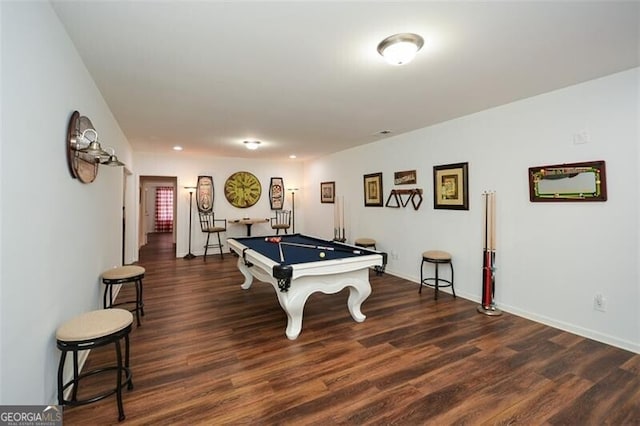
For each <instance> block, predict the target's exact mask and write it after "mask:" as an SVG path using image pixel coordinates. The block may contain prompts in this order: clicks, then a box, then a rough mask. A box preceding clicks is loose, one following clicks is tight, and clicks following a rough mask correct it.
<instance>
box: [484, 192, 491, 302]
mask: <svg viewBox="0 0 640 426" xmlns="http://www.w3.org/2000/svg"><path fill="white" fill-rule="evenodd" d="M482 196H483V198H484V247H483V253H482V271H483V274H482V306H483V307H484V308H485V309H487V308H488V307H489V305H490V304H491V295H490V294H491V291H490V285H491V270H490V269H489V268H490V265H491V250H490V248H489V245H490V244H491V243H490V238H491V237H490V232H491V230H490V229H489V227H490V223H489V214H490V212H489V194H488V193H486V192H485V193H484V194H483V195H482Z"/></svg>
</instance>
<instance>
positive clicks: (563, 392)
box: [64, 234, 640, 425]
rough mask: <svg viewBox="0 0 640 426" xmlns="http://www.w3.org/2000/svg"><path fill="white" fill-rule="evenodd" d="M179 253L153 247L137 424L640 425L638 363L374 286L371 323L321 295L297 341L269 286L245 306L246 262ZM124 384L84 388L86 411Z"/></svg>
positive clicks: (130, 414) (134, 400)
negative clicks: (101, 394) (96, 397)
mask: <svg viewBox="0 0 640 426" xmlns="http://www.w3.org/2000/svg"><path fill="white" fill-rule="evenodd" d="M170 244H171V243H170V241H167V239H166V236H164V235H161V234H155V235H151V239H150V243H149V244H148V245H147V246H146V247H144V248H143V249H142V250H141V253H140V264H141V265H142V266H144V267H145V268H146V271H147V273H146V276H145V279H144V291H145V292H144V302H145V314H146V316H145V317H144V318H143V323H142V326H140V327H137V328H134V329H133V331H132V333H131V366H132V370H133V381H134V385H135V387H134V389H133V390H132V391H126V390H125V391H124V408H125V413H126V420H125V423H127V424H154V425H156V424H160V425H164V424H189V425H191V424H208V425H209V424H256V425H271V424H305V425H307V424H313V425H329V424H344V425H364V424H379V425H384V424H398V425H421V424H434V425H446V424H472V425H482V424H491V425H494V424H500V425H502V424H524V425H530V424H535V425H538V424H568V425H591V424H593V425H599V424H613V425H633V424H640V355H637V354H634V353H631V352H627V351H624V350H621V349H617V348H614V347H611V346H607V345H604V344H601V343H598V342H594V341H592V340H588V339H585V338H582V337H579V336H576V335H573V334H570V333H566V332H563V331H559V330H556V329H553V328H550V327H546V326H544V325H541V324H538V323H535V322H532V321H528V320H525V319H522V318H520V317H517V316H514V315H509V314H504V315H502V316H501V317H487V316H484V315H481V314H478V313H477V312H476V304H475V303H472V302H470V301H467V300H464V299H460V298H458V299H455V300H454V299H453V298H452V297H451V296H449V295H443V296H442V297H441V298H440V299H439V300H438V301H437V302H436V301H434V300H433V291H432V290H431V289H428V288H425V289H424V290H423V292H422V295H419V294H418V291H417V284H413V283H409V282H407V281H405V280H402V279H400V278H396V277H394V276H391V275H388V274H385V275H384V276H381V277H378V276H375V274H373V273H372V274H371V284H372V287H373V293H372V295H371V296H370V297H369V299H368V300H367V301H366V302H365V303H364V304H363V307H362V311H363V313H364V314H365V315H367V319H366V321H364V322H363V323H356V322H355V321H353V320H352V319H351V316H350V315H349V312H348V310H347V307H346V297H347V291H346V290H345V291H343V292H341V293H339V294H336V295H324V294H314V295H313V296H311V297H310V298H309V300H308V302H307V304H306V307H305V313H304V320H303V327H302V333H301V334H300V336H299V337H298V339H297V340H294V341H290V340H288V339H287V338H286V337H285V334H284V330H285V325H286V317H285V314H284V312H283V311H282V309H281V308H280V306H279V305H278V301H277V299H276V296H275V294H274V289H273V287H272V286H271V285H267V284H263V283H260V282H256V283H254V285H253V287H252V288H251V289H250V290H248V291H245V290H242V289H241V288H240V283H241V282H242V281H243V278H242V275H241V274H240V273H239V272H238V270H237V268H236V259H237V258H235V257H232V256H231V255H225V259H224V260H220V258H219V257H218V256H211V257H207V262H206V263H205V262H203V259H202V257H197V258H196V259H193V260H190V261H188V260H183V259H175V258H174V257H173V256H174V255H173V253H174V252H173V248H172V247H169V246H170ZM132 290H133V289H132V288H129V287H127V288H125V289H123V291H122V292H121V294H120V296H119V299H120V300H125V298H129V297H131V295H132ZM134 327H135V326H134ZM113 352H114V351H113V347H109V348H100V349H96V350H94V351H92V352H91V354H90V356H89V359H88V362H87V366H86V367H85V368H93V367H96V366H99V365H103V364H105V363H109V362H112V360H113ZM113 383H115V378H113V377H110V378H104V377H103V378H99V377H97V378H95V379H92V380H90V381H87V382H83V383H82V384H81V388H80V396H82V395H89V394H93V393H95V392H96V391H97V390H99V389H102V388H104V386H108V385H112V384H113ZM117 417H118V416H117V408H116V402H115V398H114V397H110V398H107V399H106V400H103V401H100V402H98V403H95V404H90V405H86V406H81V407H71V408H65V411H64V422H65V424H67V425H87V424H117V423H118V422H117Z"/></svg>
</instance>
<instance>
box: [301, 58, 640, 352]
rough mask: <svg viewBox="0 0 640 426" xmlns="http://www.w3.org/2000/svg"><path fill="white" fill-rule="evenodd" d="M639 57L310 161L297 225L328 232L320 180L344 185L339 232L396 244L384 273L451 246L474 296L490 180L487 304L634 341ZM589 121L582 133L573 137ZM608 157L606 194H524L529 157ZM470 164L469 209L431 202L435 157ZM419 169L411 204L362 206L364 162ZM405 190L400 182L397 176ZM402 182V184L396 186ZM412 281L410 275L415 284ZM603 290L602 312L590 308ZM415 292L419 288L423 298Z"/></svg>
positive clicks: (639, 329)
mask: <svg viewBox="0 0 640 426" xmlns="http://www.w3.org/2000/svg"><path fill="white" fill-rule="evenodd" d="M638 74H639V72H638V69H634V70H631V71H626V72H622V73H619V74H614V75H611V76H608V77H605V78H601V79H598V80H594V81H590V82H587V83H584V84H580V85H576V86H572V87H568V88H565V89H563V90H558V91H555V92H552V93H548V94H544V95H541V96H537V97H533V98H529V99H524V100H521V101H519V102H515V103H512V104H509V105H504V106H501V107H497V108H493V109H490V110H487V111H483V112H480V113H477V114H473V115H469V116H466V117H463V118H460V119H456V120H452V121H449V122H445V123H442V124H439V125H435V126H431V127H427V128H424V129H420V130H417V131H414V132H411V133H408V134H403V135H398V136H396V137H392V138H388V139H385V140H383V141H379V142H376V143H372V144H369V145H366V146H361V147H357V148H353V149H350V150H347V151H343V152H339V153H336V154H334V155H330V156H327V157H325V158H321V159H318V160H316V161H311V162H309V163H308V164H306V169H305V183H304V188H305V191H306V193H307V197H306V204H305V206H304V211H305V222H306V223H307V229H306V231H307V232H310V233H313V234H317V235H321V236H323V237H326V238H331V237H332V235H333V234H332V227H333V224H332V219H333V216H332V205H330V204H320V200H319V198H320V196H319V191H320V182H322V181H336V193H337V195H344V196H345V214H346V222H347V238H348V239H349V240H350V241H353V239H354V238H356V237H361V236H369V237H373V238H375V239H376V240H377V241H378V248H379V249H380V250H383V251H387V252H388V253H392V252H393V253H394V254H397V260H394V259H391V260H390V263H389V265H388V271H389V272H390V273H393V274H396V275H399V276H402V277H405V278H407V279H409V280H412V281H414V282H416V283H417V282H418V280H419V274H420V272H419V265H420V260H421V253H422V252H423V251H425V250H428V249H442V250H447V251H449V252H451V253H452V254H453V256H454V265H455V274H456V275H455V278H456V293H457V294H458V295H460V296H462V297H465V298H468V299H470V300H474V301H479V300H480V295H481V267H482V259H481V253H482V233H481V232H482V208H481V205H482V200H481V194H482V192H483V191H485V190H495V191H497V268H498V269H497V277H496V302H497V304H498V306H499V307H501V308H503V309H504V310H507V311H510V312H512V313H515V314H518V315H522V316H525V317H528V318H531V319H535V320H538V321H541V322H544V323H547V324H551V325H554V326H556V327H559V328H563V329H567V330H569V331H573V332H575V333H578V334H581V335H585V336H588V337H591V338H594V339H597V340H600V341H603V342H607V343H610V344H613V345H616V346H620V347H623V348H627V349H630V350H633V351H635V352H640V318H639V314H638V312H639V311H640V309H639V308H640V291H639V283H638V276H639V275H638V274H639V273H638V255H639V251H638V244H639V243H638V241H639V240H638V220H639V218H638V211H639V207H638V206H639V201H638V200H639V185H638V172H637V169H638V165H639V163H640V161H639V154H638V99H639V96H638ZM583 131H586V132H588V134H589V135H590V139H591V140H590V142H588V143H587V144H581V145H576V144H574V143H573V135H574V134H576V133H578V132H583ZM589 160H605V161H606V167H607V187H608V194H609V200H608V201H607V202H601V203H598V202H593V203H531V202H530V201H529V195H528V178H527V171H528V168H529V167H531V166H538V165H545V164H558V163H570V162H579V161H589ZM458 162H468V163H469V203H470V209H469V210H468V211H453V210H434V209H433V178H432V174H433V166H436V165H441V164H450V163H458ZM413 169H415V170H417V175H418V184H417V185H415V187H419V188H422V189H424V191H425V194H424V196H425V201H424V202H423V204H422V206H421V207H420V209H419V210H418V211H415V210H414V209H413V208H412V207H411V206H410V205H409V206H408V207H407V208H401V209H392V208H385V207H366V208H365V207H364V206H363V204H364V202H363V189H362V187H363V183H362V178H363V175H364V174H367V173H374V172H383V173H384V175H383V186H384V194H385V201H386V197H387V196H388V194H389V191H390V190H391V189H392V188H394V186H393V173H394V172H395V171H402V170H413ZM406 187H407V188H408V186H406ZM399 188H404V187H399ZM416 288H417V287H416ZM597 292H600V293H602V294H603V295H604V296H605V298H606V303H607V312H605V313H602V312H598V311H595V310H594V309H593V297H594V295H595V293H597ZM423 297H424V296H423Z"/></svg>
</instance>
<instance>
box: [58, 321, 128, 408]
mask: <svg viewBox="0 0 640 426" xmlns="http://www.w3.org/2000/svg"><path fill="white" fill-rule="evenodd" d="M132 324H133V315H132V314H131V312H129V311H127V310H125V309H105V310H98V311H91V312H86V313H84V314H81V315H78V316H77V317H74V318H72V319H70V320H69V321H67V322H65V323H64V324H62V325H61V326H60V327H58V329H57V330H56V345H57V347H58V349H60V362H59V364H58V404H59V405H84V404H91V403H93V402H96V401H100V400H102V399H104V398H107V397H108V396H110V395H113V394H115V395H116V402H117V404H118V420H119V421H122V420H124V419H125V415H124V406H123V404H122V388H123V387H125V386H126V387H127V389H129V390H131V389H133V381H132V374H131V369H130V368H129V333H130V332H131V326H132ZM121 340H124V357H123V355H122V348H121V345H120V341H121ZM109 344H113V345H114V347H115V350H116V360H115V361H116V362H115V365H109V366H100V367H98V368H94V369H92V370H90V371H83V372H82V373H80V362H79V360H78V352H80V351H86V350H90V349H93V348H97V347H100V346H105V345H109ZM68 353H71V354H72V367H73V377H72V378H69V379H67V380H66V381H65V377H64V371H65V364H66V359H67V354H68ZM113 372H115V376H116V383H115V386H114V387H112V388H110V389H107V390H105V391H103V392H102V393H100V394H98V395H94V396H92V397H89V398H86V399H78V387H79V385H80V382H81V381H82V380H83V379H84V378H87V377H90V376H94V375H98V374H103V373H109V374H112V373H113ZM66 390H69V393H70V395H66V393H65V391H66Z"/></svg>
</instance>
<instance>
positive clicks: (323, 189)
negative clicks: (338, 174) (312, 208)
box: [320, 182, 336, 204]
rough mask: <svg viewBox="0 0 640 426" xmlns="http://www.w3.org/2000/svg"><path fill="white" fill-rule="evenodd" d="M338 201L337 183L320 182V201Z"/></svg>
mask: <svg viewBox="0 0 640 426" xmlns="http://www.w3.org/2000/svg"><path fill="white" fill-rule="evenodd" d="M335 201H336V183H335V182H320V202H321V203H331V204H333V203H334V202H335Z"/></svg>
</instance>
